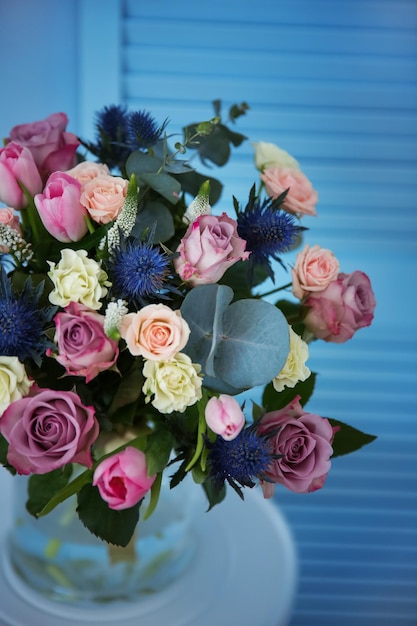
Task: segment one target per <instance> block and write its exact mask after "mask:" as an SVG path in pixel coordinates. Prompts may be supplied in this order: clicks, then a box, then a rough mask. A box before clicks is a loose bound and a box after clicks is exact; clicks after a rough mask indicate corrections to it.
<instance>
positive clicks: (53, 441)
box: [0, 389, 99, 474]
mask: <svg viewBox="0 0 417 626" xmlns="http://www.w3.org/2000/svg"><path fill="white" fill-rule="evenodd" d="M0 432H1V434H2V435H3V436H4V437H5V439H6V440H7V441H8V442H9V449H8V453H7V461H8V463H10V465H13V467H15V468H16V470H17V471H18V473H19V474H46V473H47V472H50V471H52V470H54V469H57V468H59V467H63V466H64V465H66V464H67V463H80V464H81V465H86V466H87V467H89V468H91V466H92V464H93V462H92V458H91V446H92V445H93V443H94V441H95V440H96V439H97V436H98V433H99V424H98V422H97V420H96V418H95V414H94V408H93V407H92V406H84V405H83V404H82V402H81V400H80V398H79V397H78V395H77V394H76V393H74V392H72V391H54V390H53V389H41V390H39V392H38V393H36V394H35V395H33V396H26V397H25V398H21V399H20V400H16V401H15V402H12V404H10V405H9V406H8V408H7V409H6V410H5V412H4V413H3V415H2V418H1V422H0Z"/></svg>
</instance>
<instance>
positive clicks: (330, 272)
mask: <svg viewBox="0 0 417 626" xmlns="http://www.w3.org/2000/svg"><path fill="white" fill-rule="evenodd" d="M291 274H292V292H293V294H294V296H295V297H296V298H299V299H300V300H301V299H302V298H304V296H306V295H307V294H308V293H309V292H311V291H323V290H324V289H326V287H327V285H329V284H330V283H331V282H332V281H333V280H336V278H337V276H338V274H339V261H338V260H337V259H336V257H335V256H334V254H333V252H332V251H331V250H327V249H326V248H321V247H320V246H313V247H312V248H310V246H309V245H308V244H307V245H306V246H305V247H304V249H303V250H302V251H301V252H300V253H299V254H298V255H297V257H296V259H295V265H294V268H293V269H292V270H291Z"/></svg>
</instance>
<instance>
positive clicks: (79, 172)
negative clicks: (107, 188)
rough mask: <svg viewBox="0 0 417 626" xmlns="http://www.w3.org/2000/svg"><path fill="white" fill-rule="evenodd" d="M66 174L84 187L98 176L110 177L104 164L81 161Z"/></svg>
mask: <svg viewBox="0 0 417 626" xmlns="http://www.w3.org/2000/svg"><path fill="white" fill-rule="evenodd" d="M66 174H69V175H70V176H72V177H73V178H76V179H77V180H78V182H79V183H81V186H82V187H84V186H85V185H86V184H87V183H89V182H90V181H91V180H93V179H94V178H97V177H98V176H110V170H109V168H108V167H107V165H106V164H105V163H95V162H94V161H83V162H82V163H78V165H76V166H75V167H73V168H72V169H70V170H68V171H67V172H66Z"/></svg>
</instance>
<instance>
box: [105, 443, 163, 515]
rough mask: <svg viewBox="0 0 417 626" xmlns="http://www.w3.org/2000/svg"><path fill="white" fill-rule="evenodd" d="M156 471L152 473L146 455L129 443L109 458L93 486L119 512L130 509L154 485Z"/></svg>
mask: <svg viewBox="0 0 417 626" xmlns="http://www.w3.org/2000/svg"><path fill="white" fill-rule="evenodd" d="M154 480H155V474H154V475H153V476H148V470H147V465H146V457H145V454H144V453H143V452H142V451H141V450H137V448H133V447H132V446H128V447H127V448H125V449H124V450H122V451H121V452H118V453H116V454H114V455H113V456H110V457H107V458H106V459H104V461H102V462H101V463H100V465H99V466H98V467H97V469H96V470H95V472H94V477H93V485H94V486H96V487H98V490H99V492H100V496H101V497H102V499H103V500H105V502H107V504H108V505H109V507H110V508H111V509H113V510H115V511H121V510H122V509H129V508H131V507H132V506H134V505H135V504H137V503H138V502H139V501H140V500H142V498H143V496H144V495H145V494H146V493H147V492H148V491H149V489H150V488H151V487H152V485H153V482H154Z"/></svg>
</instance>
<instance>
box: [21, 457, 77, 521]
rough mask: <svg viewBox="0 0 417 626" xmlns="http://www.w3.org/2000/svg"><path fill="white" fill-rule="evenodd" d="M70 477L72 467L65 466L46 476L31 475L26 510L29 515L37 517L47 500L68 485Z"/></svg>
mask: <svg viewBox="0 0 417 626" xmlns="http://www.w3.org/2000/svg"><path fill="white" fill-rule="evenodd" d="M71 475H72V465H66V466H65V467H64V468H62V469H57V470H54V471H52V472H48V474H40V475H39V474H32V475H31V476H30V478H29V482H28V500H27V502H26V508H27V510H28V511H29V513H30V514H31V515H34V516H37V515H39V514H40V512H41V511H42V509H43V508H44V507H45V506H46V505H47V503H48V502H49V500H51V498H52V497H53V496H54V495H55V493H56V492H57V491H60V490H61V489H63V488H64V487H66V485H67V484H68V481H69V480H70V478H71Z"/></svg>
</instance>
